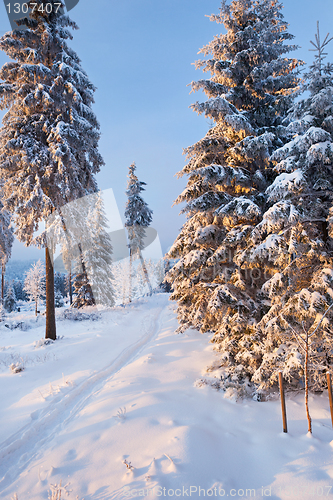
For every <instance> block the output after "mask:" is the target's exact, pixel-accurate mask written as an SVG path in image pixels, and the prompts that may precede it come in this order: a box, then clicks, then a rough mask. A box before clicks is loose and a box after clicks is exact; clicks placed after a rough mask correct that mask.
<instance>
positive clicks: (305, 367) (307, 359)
mask: <svg viewBox="0 0 333 500" xmlns="http://www.w3.org/2000/svg"><path fill="white" fill-rule="evenodd" d="M305 349H306V350H305V366H304V370H305V408H306V416H307V419H308V424H309V425H308V432H310V433H311V434H312V421H311V417H310V412H309V368H308V365H309V334H308V332H307V334H306V344H305Z"/></svg>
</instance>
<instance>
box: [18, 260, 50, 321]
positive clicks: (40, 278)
mask: <svg viewBox="0 0 333 500" xmlns="http://www.w3.org/2000/svg"><path fill="white" fill-rule="evenodd" d="M23 290H24V291H25V292H26V294H27V295H28V297H29V299H30V301H34V302H35V315H36V316H37V313H38V301H39V300H40V299H41V298H42V297H43V296H44V293H45V269H44V266H43V264H42V261H41V260H38V261H37V262H36V263H35V264H33V265H32V267H31V269H29V271H28V272H27V275H26V278H25V280H24V287H23Z"/></svg>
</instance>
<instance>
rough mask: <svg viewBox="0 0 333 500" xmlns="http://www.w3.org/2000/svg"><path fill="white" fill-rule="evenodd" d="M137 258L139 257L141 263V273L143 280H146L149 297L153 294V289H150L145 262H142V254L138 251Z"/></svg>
mask: <svg viewBox="0 0 333 500" xmlns="http://www.w3.org/2000/svg"><path fill="white" fill-rule="evenodd" d="M139 257H140V261H141V266H142V271H143V274H144V277H145V280H146V282H147V285H148V288H149V295H152V294H153V289H152V286H151V283H150V280H149V275H148V271H147V268H146V264H145V261H144V259H143V257H142V254H141V250H139Z"/></svg>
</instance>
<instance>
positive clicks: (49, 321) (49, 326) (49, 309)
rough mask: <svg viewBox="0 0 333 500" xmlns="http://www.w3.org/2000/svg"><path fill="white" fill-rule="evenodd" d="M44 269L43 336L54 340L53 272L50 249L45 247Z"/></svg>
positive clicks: (55, 335) (55, 336)
mask: <svg viewBox="0 0 333 500" xmlns="http://www.w3.org/2000/svg"><path fill="white" fill-rule="evenodd" d="M45 271H46V329H45V338H46V339H51V340H56V338H57V333H56V322H55V305H54V272H53V264H52V260H51V256H50V251H49V249H48V248H47V247H45Z"/></svg>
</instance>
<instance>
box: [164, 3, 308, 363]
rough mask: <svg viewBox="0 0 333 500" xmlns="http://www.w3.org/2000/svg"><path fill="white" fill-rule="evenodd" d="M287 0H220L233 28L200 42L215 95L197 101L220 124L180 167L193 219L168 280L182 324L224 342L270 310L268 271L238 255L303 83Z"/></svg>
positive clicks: (218, 18)
mask: <svg viewBox="0 0 333 500" xmlns="http://www.w3.org/2000/svg"><path fill="white" fill-rule="evenodd" d="M281 9H282V5H281V3H280V2H278V1H277V0H234V1H232V2H231V3H230V4H228V3H227V0H223V1H222V5H221V8H220V13H219V14H218V15H212V16H211V18H210V19H211V20H212V21H215V22H217V23H221V24H223V25H224V27H225V28H226V30H227V33H226V34H221V35H217V36H216V37H215V38H214V40H213V41H212V42H210V43H209V44H208V45H207V46H205V47H204V48H203V49H201V51H200V52H201V53H202V54H204V56H208V58H206V59H204V60H200V61H197V63H196V67H197V68H201V69H203V71H204V72H209V73H210V78H209V79H206V80H200V81H198V82H193V83H192V89H193V90H203V91H204V92H205V94H206V95H207V97H208V99H207V101H205V102H203V103H196V104H194V105H193V106H192V108H193V110H194V111H196V112H198V113H199V114H204V115H205V116H206V117H208V118H210V119H211V120H213V122H214V126H213V127H212V128H211V129H210V130H209V131H208V133H207V134H206V136H205V137H204V138H203V139H201V140H200V141H199V142H197V143H196V144H194V145H193V146H191V147H189V148H187V149H186V150H185V154H186V156H187V158H188V160H189V161H188V163H187V165H186V166H185V167H184V169H183V170H182V171H181V172H180V173H179V174H178V175H179V176H184V175H186V176H188V182H187V186H186V188H185V190H184V191H183V193H182V194H181V195H180V196H179V197H178V198H177V200H176V202H175V203H176V204H179V203H185V207H184V208H183V210H182V212H183V213H185V214H186V215H187V222H186V223H185V224H184V226H183V228H182V230H181V232H180V234H179V236H178V238H177V239H176V241H175V243H174V245H173V247H172V248H171V250H170V252H169V255H168V257H169V258H173V259H177V260H178V261H177V262H176V264H175V265H174V266H173V267H172V269H171V270H170V271H169V273H168V275H167V281H168V282H170V283H171V285H172V287H173V289H174V291H173V293H172V295H171V299H173V300H176V301H177V302H178V319H179V322H180V328H179V331H183V330H185V329H186V328H188V327H195V328H199V329H201V331H212V332H215V337H214V342H216V345H217V348H219V346H218V344H219V342H221V341H222V340H224V339H228V342H229V343H230V344H231V347H232V346H237V342H238V341H239V338H240V337H243V336H244V335H245V336H246V334H247V333H248V332H249V330H251V328H252V324H253V323H254V322H255V321H257V320H259V319H260V317H261V316H262V315H263V313H264V311H265V304H263V302H262V301H261V300H260V297H258V294H257V292H258V290H260V288H261V284H262V282H263V277H262V276H259V278H260V279H257V277H258V276H257V275H256V274H254V273H253V272H252V270H251V266H249V265H248V264H247V263H244V262H242V261H241V260H240V257H241V255H242V253H243V251H244V249H245V248H246V247H247V245H248V237H249V235H250V234H251V232H252V230H253V229H254V227H255V226H256V225H257V224H258V223H259V222H260V221H261V219H262V215H263V213H264V211H265V201H266V200H265V196H264V191H265V189H266V187H267V185H269V182H270V171H269V170H268V169H267V167H268V166H269V158H270V154H271V153H272V152H273V151H274V150H275V149H277V147H279V146H282V145H283V143H284V141H285V136H286V130H285V127H283V126H282V118H283V116H284V115H285V113H286V111H287V110H288V108H289V107H290V105H291V102H292V97H293V94H295V93H296V91H297V89H298V84H299V82H298V77H297V69H295V68H297V65H298V64H299V63H298V61H297V60H295V59H290V58H288V57H287V56H286V55H287V54H288V53H289V52H290V51H292V50H294V49H295V48H296V46H294V45H289V44H288V43H287V42H288V41H289V40H291V39H292V38H293V36H292V35H290V34H289V33H288V32H287V23H286V22H285V21H284V20H283V16H282V13H281ZM228 352H230V355H231V356H232V355H233V353H232V352H231V348H230V349H229V351H228ZM254 362H255V360H254Z"/></svg>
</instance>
